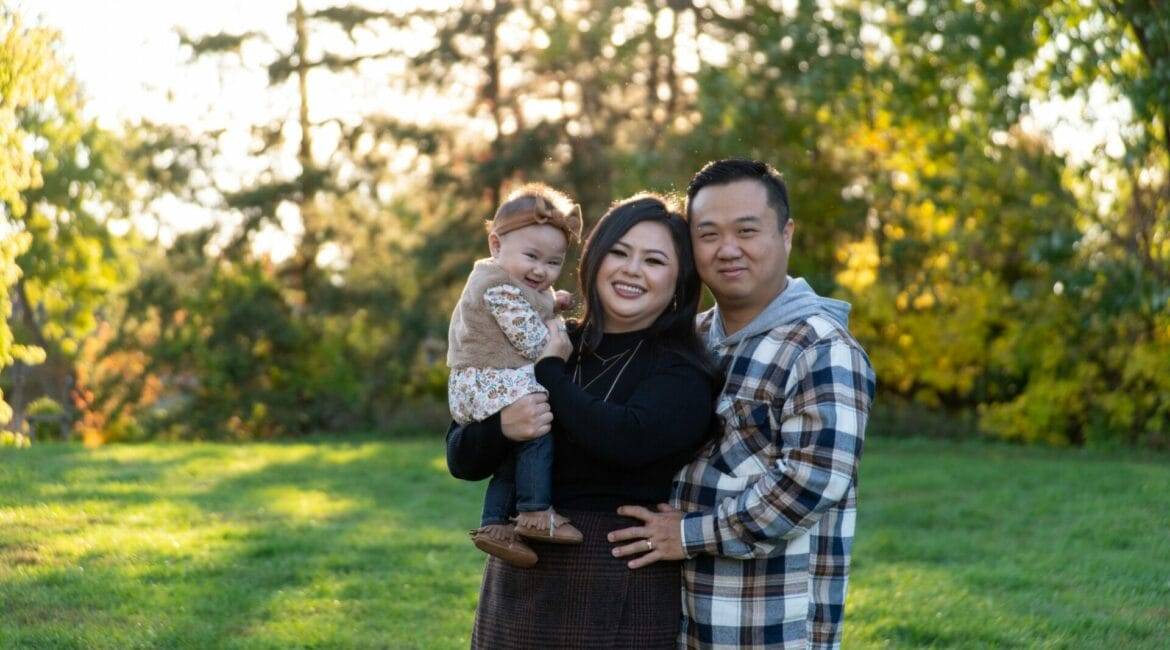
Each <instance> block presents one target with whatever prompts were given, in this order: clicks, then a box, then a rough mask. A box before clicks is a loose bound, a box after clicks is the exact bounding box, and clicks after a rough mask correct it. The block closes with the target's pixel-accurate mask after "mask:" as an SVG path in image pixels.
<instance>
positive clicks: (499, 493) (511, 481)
mask: <svg viewBox="0 0 1170 650" xmlns="http://www.w3.org/2000/svg"><path fill="white" fill-rule="evenodd" d="M516 456H517V454H515V453H511V454H508V455H507V457H506V458H505V459H504V462H502V463H500V466H499V468H497V469H496V473H495V474H493V475H492V478H491V480H490V481H488V486H487V492H486V493H485V494H484V496H483V514H482V515H481V516H480V525H481V526H490V525H496V524H507V523H508V522H509V520H510V515H511V514H512V504H513V503H514V501H515V499H516Z"/></svg>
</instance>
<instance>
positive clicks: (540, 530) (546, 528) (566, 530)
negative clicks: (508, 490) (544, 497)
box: [516, 508, 585, 544]
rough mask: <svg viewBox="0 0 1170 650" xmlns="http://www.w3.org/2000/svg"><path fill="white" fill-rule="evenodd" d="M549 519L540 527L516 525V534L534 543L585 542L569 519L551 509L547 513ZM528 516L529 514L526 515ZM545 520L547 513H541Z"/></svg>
mask: <svg viewBox="0 0 1170 650" xmlns="http://www.w3.org/2000/svg"><path fill="white" fill-rule="evenodd" d="M546 512H547V513H548V514H547V518H546V519H545V521H544V522H542V524H541V525H540V526H539V527H536V526H524V525H521V523H519V522H518V523H517V524H516V534H517V535H519V536H520V537H523V538H525V539H530V540H532V541H534V542H545V543H548V544H580V543H581V542H582V541H584V540H585V536H584V535H582V534H581V531H579V530H577V528H576V527H574V526H573V525H572V524H570V523H569V519H568V517H563V516H561V515H558V514H557V513H556V512H554V511H553V510H552V509H551V508H549V509H548V510H547V511H546ZM525 514H528V513H525ZM540 514H541V515H542V518H544V515H545V513H544V512H542V513H540Z"/></svg>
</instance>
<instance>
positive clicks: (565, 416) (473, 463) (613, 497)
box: [447, 331, 717, 512]
mask: <svg viewBox="0 0 1170 650" xmlns="http://www.w3.org/2000/svg"><path fill="white" fill-rule="evenodd" d="M571 338H572V339H573V343H574V346H573V347H574V350H575V351H574V353H573V355H572V356H570V357H569V360H568V362H566V361H563V360H561V359H557V358H549V359H542V360H541V361H540V362H538V363H537V364H536V378H537V380H539V381H540V383H541V385H543V386H544V387H545V388H547V389H548V392H549V405H550V406H551V407H552V412H553V418H554V419H553V425H552V431H551V434H550V435H553V436H554V441H555V443H556V444H555V449H556V451H555V456H554V461H553V505H554V506H555V507H557V508H561V509H568V510H573V509H576V510H592V511H606V512H613V510H614V509H616V508H617V507H618V506H620V505H646V506H653V505H654V504H656V503H660V502H664V501H667V500H669V498H670V485H671V479H672V478H673V476H674V474H675V472H677V471H678V469H679V468H680V467H682V466H683V465H685V464H686V463H687V462H688V461H690V460H691V458H692V457H693V456H694V453H695V451H697V450H698V448H699V446H700V445H701V444H702V442H703V441H704V440H705V439H706V437H707V434H708V433H709V431H710V430H711V428H710V426H711V419H712V402H713V399H714V395H715V391H716V390H717V387H716V386H715V385H714V382H713V380H712V379H711V378H710V377H708V376H707V375H706V374H705V373H704V372H703V371H702V370H701V369H700V368H699V367H698V366H696V365H695V364H693V363H692V362H690V361H687V360H686V359H684V358H682V357H681V356H679V355H678V354H675V353H671V352H669V351H665V350H661V349H660V348H658V346H655V345H654V341H653V340H651V339H648V338H647V337H646V332H645V331H638V332H628V333H622V334H606V335H605V336H604V337H603V338H602V341H601V344H600V345H599V346H598V349H597V350H596V351H595V352H586V353H584V355H581V354H579V352H578V351H579V350H580V345H579V337H578V336H577V335H576V333H574V334H573V335H571ZM639 342H641V346H640V347H639ZM623 353H624V354H623ZM615 355H622V356H615ZM605 359H612V360H611V361H609V362H608V363H607V362H606V361H605ZM582 386H584V388H582ZM607 393H609V398H608V400H606V399H604V398H605V396H606V394H607ZM516 444H517V443H514V442H512V441H510V440H508V439H507V438H505V437H504V435H503V432H502V431H501V429H500V416H499V414H498V413H497V414H495V415H493V416H491V417H490V418H488V419H486V420H484V421H482V422H474V423H471V424H468V425H466V426H463V427H459V426H458V425H456V424H454V423H453V424H452V425H451V428H450V429H449V430H448V432H447V467H448V468H449V469H450V471H451V474H452V475H453V476H455V477H456V478H462V479H468V480H480V479H483V478H487V477H488V476H490V475H491V474H492V473H494V472H495V470H496V468H497V467H499V464H500V462H501V461H502V460H503V459H504V457H505V455H506V454H508V453H509V452H511V451H512V450H513V449H514V448H515V446H516Z"/></svg>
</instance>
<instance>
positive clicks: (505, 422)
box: [500, 393, 553, 442]
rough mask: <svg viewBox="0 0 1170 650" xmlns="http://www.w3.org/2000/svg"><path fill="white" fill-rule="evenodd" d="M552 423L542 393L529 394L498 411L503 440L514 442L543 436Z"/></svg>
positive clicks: (550, 410) (550, 411) (546, 397)
mask: <svg viewBox="0 0 1170 650" xmlns="http://www.w3.org/2000/svg"><path fill="white" fill-rule="evenodd" d="M552 421H553V415H552V409H550V408H549V406H548V395H546V394H544V393H529V394H527V395H525V396H524V397H521V398H520V399H518V400H516V401H515V402H512V403H511V404H509V405H507V406H505V407H504V408H503V409H501V410H500V430H501V431H503V432H504V437H505V438H507V439H508V440H515V441H516V442H527V441H529V440H534V439H536V438H539V437H541V436H543V435H544V434H546V433H548V432H549V429H551V428H552Z"/></svg>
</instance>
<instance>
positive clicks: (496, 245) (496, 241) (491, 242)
mask: <svg viewBox="0 0 1170 650" xmlns="http://www.w3.org/2000/svg"><path fill="white" fill-rule="evenodd" d="M488 250H489V251H491V252H492V257H497V256H499V254H500V236H499V235H497V234H496V233H494V232H493V233H489V234H488Z"/></svg>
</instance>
